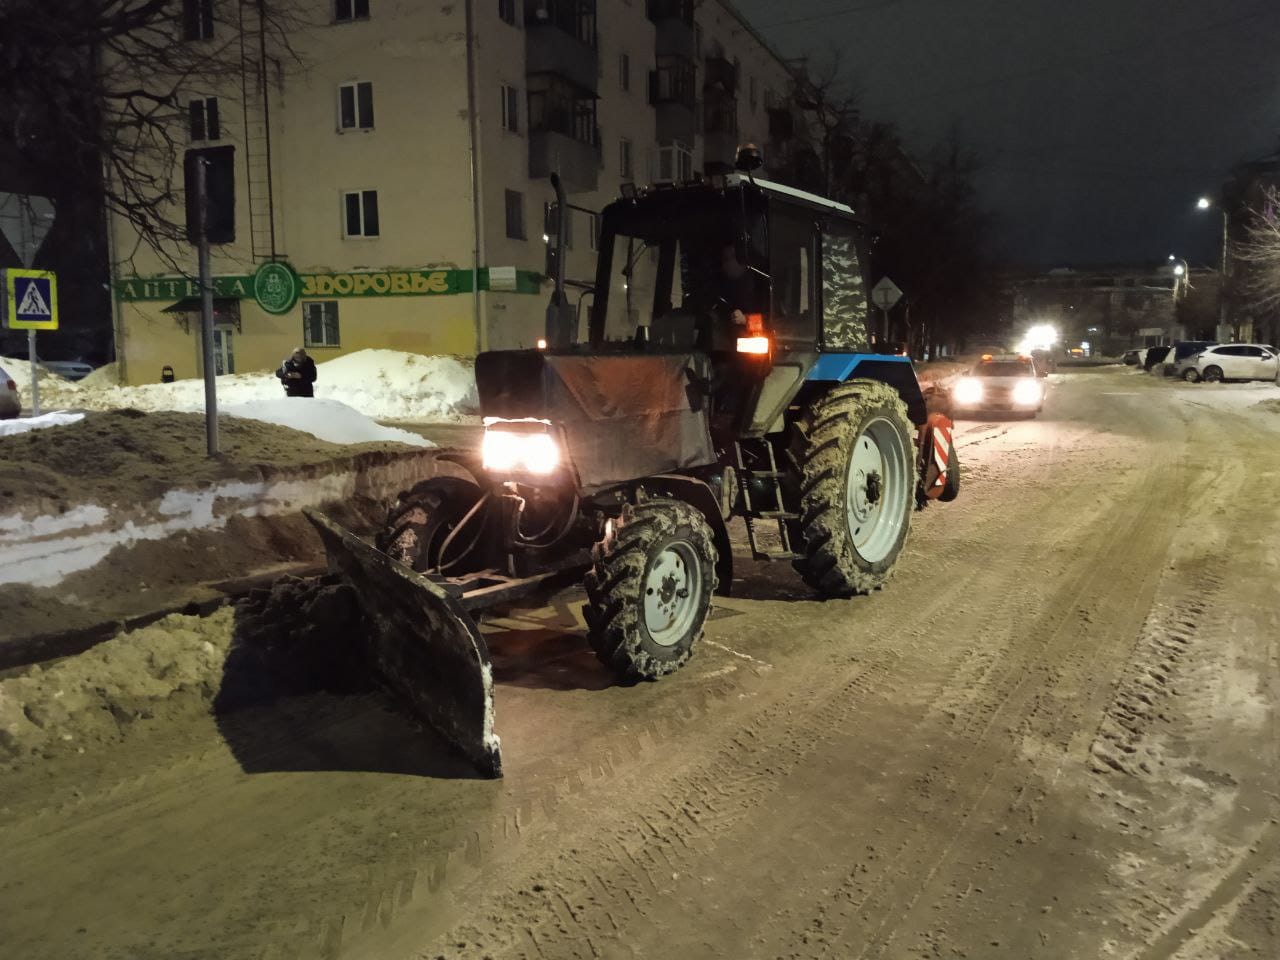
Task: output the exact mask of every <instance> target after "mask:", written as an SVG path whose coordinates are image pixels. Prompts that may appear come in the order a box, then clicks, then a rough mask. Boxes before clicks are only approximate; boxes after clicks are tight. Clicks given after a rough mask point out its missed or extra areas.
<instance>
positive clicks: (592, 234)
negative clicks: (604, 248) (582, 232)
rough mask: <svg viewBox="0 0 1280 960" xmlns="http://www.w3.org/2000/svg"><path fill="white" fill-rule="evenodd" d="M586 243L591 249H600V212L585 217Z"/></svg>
mask: <svg viewBox="0 0 1280 960" xmlns="http://www.w3.org/2000/svg"><path fill="white" fill-rule="evenodd" d="M587 243H588V244H589V245H590V246H591V249H592V250H599V249H600V214H598V213H593V214H591V215H590V216H588V217H587Z"/></svg>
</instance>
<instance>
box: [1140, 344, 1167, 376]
mask: <svg viewBox="0 0 1280 960" xmlns="http://www.w3.org/2000/svg"><path fill="white" fill-rule="evenodd" d="M1172 349H1173V347H1172V346H1168V345H1166V346H1163V347H1150V348H1148V350H1147V355H1146V357H1144V358H1143V360H1142V369H1143V370H1145V371H1147V373H1150V372H1151V371H1152V369H1153V368H1155V367H1156V365H1157V364H1161V363H1164V358H1165V357H1166V356H1168V355H1169V351H1170V350H1172Z"/></svg>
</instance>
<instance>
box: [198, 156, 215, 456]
mask: <svg viewBox="0 0 1280 960" xmlns="http://www.w3.org/2000/svg"><path fill="white" fill-rule="evenodd" d="M196 203H197V204H198V206H199V209H200V212H199V221H198V222H199V225H200V229H199V236H198V237H197V248H198V250H199V258H200V354H201V357H202V358H203V360H204V429H205V440H206V442H207V446H208V451H209V456H211V457H213V456H217V454H218V387H217V383H216V379H215V378H216V375H217V371H216V370H215V369H214V363H213V274H212V271H211V270H210V268H209V161H207V160H206V159H204V157H200V158H199V159H198V160H197V161H196Z"/></svg>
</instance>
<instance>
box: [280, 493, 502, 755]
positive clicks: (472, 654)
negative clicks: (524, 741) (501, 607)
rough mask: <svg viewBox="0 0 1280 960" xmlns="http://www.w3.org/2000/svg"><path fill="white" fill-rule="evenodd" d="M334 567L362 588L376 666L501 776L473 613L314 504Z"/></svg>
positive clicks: (488, 672) (487, 673) (436, 725)
mask: <svg viewBox="0 0 1280 960" xmlns="http://www.w3.org/2000/svg"><path fill="white" fill-rule="evenodd" d="M305 513H306V516H307V519H308V520H310V521H311V523H312V524H313V525H314V526H315V528H316V530H317V531H319V533H320V539H321V540H322V541H323V542H324V548H325V553H326V554H327V555H328V558H329V569H330V571H331V572H333V573H338V574H341V575H342V576H343V577H344V578H346V579H347V580H348V581H349V582H350V583H351V584H352V585H353V586H355V588H356V593H357V595H358V596H359V598H360V605H361V607H362V608H363V610H364V613H365V618H366V620H367V622H368V624H369V636H368V637H367V642H368V646H369V650H370V653H371V655H372V661H373V664H374V667H375V668H376V669H377V671H378V673H379V674H380V675H381V676H382V679H383V680H384V681H385V682H386V684H387V685H388V686H389V687H391V689H392V690H393V691H394V692H395V693H396V694H398V695H399V696H401V697H403V698H404V701H405V703H406V704H407V705H408V707H409V709H410V710H411V711H412V712H413V713H414V714H415V715H416V716H417V717H418V718H420V719H421V720H423V721H424V722H425V723H426V724H427V725H429V726H430V727H431V728H432V729H433V730H435V731H436V732H437V733H439V734H440V735H441V736H442V737H444V738H445V739H446V740H447V741H448V742H449V743H450V744H452V745H453V746H454V747H455V748H457V749H458V750H459V751H461V752H462V754H463V755H464V756H466V757H467V758H468V759H469V760H471V761H472V762H473V763H474V764H475V765H476V768H477V769H478V770H479V771H480V773H481V774H482V775H484V776H487V777H500V776H502V754H501V751H500V744H499V741H498V737H497V734H495V733H494V732H493V667H492V665H491V664H490V662H489V648H488V646H487V645H486V644H485V642H484V637H483V636H481V634H480V631H479V629H478V628H477V627H476V624H475V622H474V621H473V620H472V619H471V617H470V616H469V615H468V614H467V613H466V611H465V610H463V609H462V607H461V605H459V603H458V601H457V600H455V599H454V598H453V597H451V596H450V595H449V594H448V593H446V592H445V591H444V590H443V589H442V588H441V587H440V586H439V585H437V584H435V583H432V582H431V581H430V580H428V579H427V578H426V577H424V576H422V575H421V574H418V573H415V572H414V571H413V570H411V569H410V568H408V567H406V566H405V565H404V564H402V563H399V562H398V561H396V560H393V559H392V558H391V557H389V556H387V555H386V554H385V553H382V552H381V551H379V550H376V549H374V548H373V547H371V546H369V544H367V543H365V542H364V541H363V540H361V539H359V538H358V537H356V536H355V535H354V534H352V533H351V532H349V531H347V530H344V529H343V528H342V527H340V526H338V525H337V524H336V523H334V522H333V521H332V520H330V519H329V518H328V517H326V516H324V515H323V514H320V513H317V512H315V511H313V510H307V511H305Z"/></svg>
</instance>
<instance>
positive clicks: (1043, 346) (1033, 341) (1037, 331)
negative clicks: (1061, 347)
mask: <svg viewBox="0 0 1280 960" xmlns="http://www.w3.org/2000/svg"><path fill="white" fill-rule="evenodd" d="M1057 342H1058V329H1057V328H1056V327H1055V326H1054V325H1053V324H1051V323H1037V324H1035V325H1034V326H1032V327H1030V328H1029V329H1028V330H1027V332H1026V333H1025V334H1024V335H1023V337H1022V339H1021V340H1020V341H1018V348H1017V352H1018V353H1024V354H1025V353H1030V352H1031V351H1032V350H1052V349H1053V345H1054V344H1055V343H1057Z"/></svg>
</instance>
